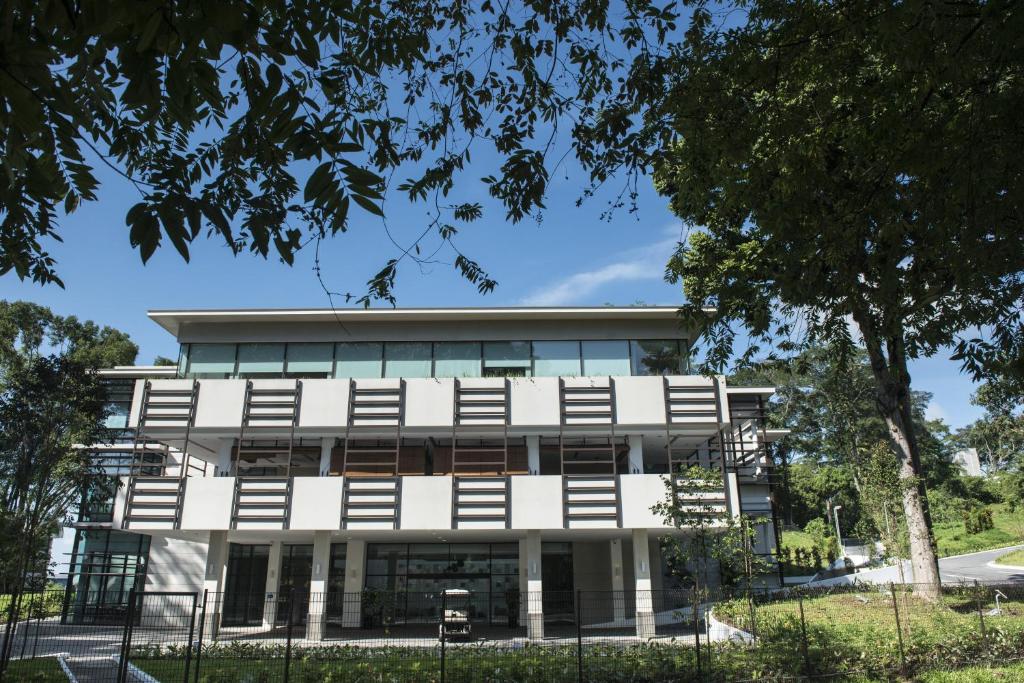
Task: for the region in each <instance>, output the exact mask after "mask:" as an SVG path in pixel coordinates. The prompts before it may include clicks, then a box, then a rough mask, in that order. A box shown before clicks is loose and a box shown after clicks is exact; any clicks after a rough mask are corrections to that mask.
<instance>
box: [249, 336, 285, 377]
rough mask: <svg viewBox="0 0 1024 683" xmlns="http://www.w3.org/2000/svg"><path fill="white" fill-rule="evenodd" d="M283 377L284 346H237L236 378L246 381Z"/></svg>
mask: <svg viewBox="0 0 1024 683" xmlns="http://www.w3.org/2000/svg"><path fill="white" fill-rule="evenodd" d="M282 375H284V344H239V345H238V376H239V377H244V378H247V379H261V378H272V377H281V376H282Z"/></svg>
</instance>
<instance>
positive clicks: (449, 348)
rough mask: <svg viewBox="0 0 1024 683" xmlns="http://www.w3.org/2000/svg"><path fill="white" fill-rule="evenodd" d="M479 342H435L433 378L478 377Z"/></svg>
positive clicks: (479, 360) (479, 366)
mask: <svg viewBox="0 0 1024 683" xmlns="http://www.w3.org/2000/svg"><path fill="white" fill-rule="evenodd" d="M480 362H481V359H480V342H436V343H435V344H434V377H479V376H480V368H481V365H480Z"/></svg>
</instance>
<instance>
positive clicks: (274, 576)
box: [263, 541, 281, 628]
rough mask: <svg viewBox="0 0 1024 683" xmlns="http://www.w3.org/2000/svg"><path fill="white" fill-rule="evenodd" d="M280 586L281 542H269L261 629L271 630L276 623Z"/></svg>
mask: <svg viewBox="0 0 1024 683" xmlns="http://www.w3.org/2000/svg"><path fill="white" fill-rule="evenodd" d="M280 586H281V541H271V542H270V552H269V553H268V555H267V581H266V586H265V588H264V595H263V628H273V627H274V622H275V621H277V603H278V595H277V594H278V590H279V588H280Z"/></svg>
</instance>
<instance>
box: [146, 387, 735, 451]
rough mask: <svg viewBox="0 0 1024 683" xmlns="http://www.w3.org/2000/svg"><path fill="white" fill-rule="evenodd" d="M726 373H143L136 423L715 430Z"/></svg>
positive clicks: (468, 432) (210, 427)
mask: <svg viewBox="0 0 1024 683" xmlns="http://www.w3.org/2000/svg"><path fill="white" fill-rule="evenodd" d="M724 396H725V394H724V391H722V382H721V380H715V379H711V378H706V377H702V376H689V375H688V376H672V377H615V378H610V377H565V378H558V377H530V378H511V379H504V378H473V379H465V380H459V379H442V378H410V379H404V380H398V379H393V380H391V379H352V380H350V379H302V380H289V379H267V380H244V379H203V380H191V379H182V380H178V379H168V380H148V381H147V380H139V382H138V383H137V385H136V389H135V393H134V396H133V401H132V410H131V414H130V419H129V424H131V425H132V426H142V427H144V428H145V430H146V432H147V433H148V434H151V435H152V436H154V437H159V436H160V435H171V436H179V435H183V434H185V433H186V432H189V433H190V434H191V436H202V435H203V434H215V433H221V434H227V433H236V432H238V431H239V429H240V428H242V427H243V426H244V427H258V428H259V430H260V431H261V432H262V433H264V434H278V435H280V436H285V435H287V434H289V433H291V432H292V431H293V430H294V432H295V433H296V434H300V435H301V434H303V433H306V434H312V433H325V432H335V433H342V432H345V431H346V430H349V429H352V430H353V431H354V432H358V433H359V434H361V435H363V436H391V435H392V434H393V433H394V432H395V431H396V430H399V429H400V431H401V433H402V434H405V435H410V434H415V433H429V432H437V431H438V430H448V431H457V432H458V433H459V434H458V435H463V436H467V437H468V436H482V437H487V438H495V437H500V438H504V436H506V435H507V434H509V433H516V432H519V433H522V432H523V431H526V430H531V429H532V430H538V429H540V430H544V429H548V430H559V429H561V428H562V427H563V426H567V427H572V428H573V429H576V430H583V431H586V429H587V428H588V427H589V428H594V427H599V426H605V425H612V426H615V427H617V428H630V427H633V428H639V427H648V428H650V427H660V428H661V429H666V428H668V429H671V430H674V431H688V430H689V431H700V430H708V429H711V430H714V429H717V428H718V427H719V426H720V425H721V424H722V423H723V420H725V419H727V417H726V416H727V406H726V402H725V401H726V399H725V398H724ZM179 438H180V436H179Z"/></svg>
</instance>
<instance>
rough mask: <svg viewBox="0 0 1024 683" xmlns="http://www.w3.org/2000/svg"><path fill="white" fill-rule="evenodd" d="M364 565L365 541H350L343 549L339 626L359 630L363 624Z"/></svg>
mask: <svg viewBox="0 0 1024 683" xmlns="http://www.w3.org/2000/svg"><path fill="white" fill-rule="evenodd" d="M365 565H366V541H356V540H352V541H349V542H348V545H347V546H346V548H345V596H344V602H343V604H342V616H341V625H342V627H344V628H359V627H360V626H362V624H363V606H362V595H363V567H364V566H365Z"/></svg>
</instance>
